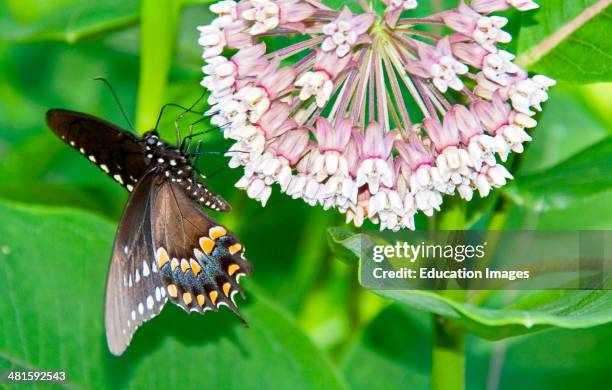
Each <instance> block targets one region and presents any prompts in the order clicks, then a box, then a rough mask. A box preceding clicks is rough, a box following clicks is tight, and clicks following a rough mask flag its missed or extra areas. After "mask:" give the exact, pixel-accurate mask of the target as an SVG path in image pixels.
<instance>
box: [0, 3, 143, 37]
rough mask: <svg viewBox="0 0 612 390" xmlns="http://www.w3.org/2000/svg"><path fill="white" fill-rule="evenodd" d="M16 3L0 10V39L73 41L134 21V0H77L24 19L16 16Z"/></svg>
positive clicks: (136, 19)
mask: <svg viewBox="0 0 612 390" xmlns="http://www.w3.org/2000/svg"><path fill="white" fill-rule="evenodd" d="M0 7H2V6H0ZM5 7H6V6H5ZM20 7H23V5H22V4H15V6H14V8H15V9H7V10H6V11H5V12H0V14H2V16H0V29H2V31H3V34H2V38H0V41H6V42H32V41H48V40H53V41H64V42H69V43H74V42H77V41H80V40H83V39H87V38H90V37H92V36H95V35H98V34H101V33H105V32H108V31H115V30H118V29H122V28H126V27H129V26H133V25H134V24H135V23H136V22H137V21H138V1H136V0H108V1H96V2H90V1H81V2H79V3H77V4H67V5H64V6H59V7H56V8H54V9H51V10H50V11H49V12H46V13H43V14H42V15H39V16H38V17H37V18H36V19H34V20H28V21H25V22H24V21H18V20H17V18H18V17H19V16H18V13H19V12H20ZM6 8H8V7H6ZM0 9H1V8H0Z"/></svg>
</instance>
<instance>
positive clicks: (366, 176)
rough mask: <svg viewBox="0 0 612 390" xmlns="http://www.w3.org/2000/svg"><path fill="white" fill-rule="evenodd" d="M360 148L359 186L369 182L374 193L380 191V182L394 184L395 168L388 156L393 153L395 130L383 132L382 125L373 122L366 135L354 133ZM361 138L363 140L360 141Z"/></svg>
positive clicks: (386, 184) (388, 184) (387, 184)
mask: <svg viewBox="0 0 612 390" xmlns="http://www.w3.org/2000/svg"><path fill="white" fill-rule="evenodd" d="M354 136H355V138H356V139H357V140H358V141H357V147H358V149H359V158H360V159H361V165H360V166H359V169H358V170H357V186H359V187H361V186H362V185H364V184H366V183H367V184H368V189H369V190H370V192H371V193H372V194H376V192H378V188H379V186H380V184H381V183H382V184H383V185H385V186H387V187H391V186H392V185H393V168H392V167H390V166H389V163H388V161H387V158H388V157H389V155H390V154H391V147H392V145H393V139H394V138H395V133H394V132H389V133H387V134H383V132H382V129H381V128H380V126H379V125H378V124H377V123H375V122H372V123H370V124H369V125H368V127H367V128H366V130H365V136H362V135H361V134H360V133H354ZM359 140H360V141H361V142H359Z"/></svg>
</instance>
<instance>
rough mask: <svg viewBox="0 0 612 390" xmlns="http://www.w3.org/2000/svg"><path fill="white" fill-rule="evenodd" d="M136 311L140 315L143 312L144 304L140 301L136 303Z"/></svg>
mask: <svg viewBox="0 0 612 390" xmlns="http://www.w3.org/2000/svg"><path fill="white" fill-rule="evenodd" d="M138 313H139V314H140V315H142V313H144V305H143V304H142V302H140V303H139V304H138Z"/></svg>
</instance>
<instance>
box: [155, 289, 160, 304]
mask: <svg viewBox="0 0 612 390" xmlns="http://www.w3.org/2000/svg"><path fill="white" fill-rule="evenodd" d="M155 300H156V301H157V302H159V301H160V300H161V292H160V291H159V287H155Z"/></svg>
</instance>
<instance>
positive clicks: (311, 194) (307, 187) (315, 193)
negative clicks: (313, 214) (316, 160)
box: [302, 175, 323, 206]
mask: <svg viewBox="0 0 612 390" xmlns="http://www.w3.org/2000/svg"><path fill="white" fill-rule="evenodd" d="M304 178H305V183H304V187H303V191H302V198H304V201H305V202H306V203H308V204H309V205H311V206H314V205H316V204H317V203H319V202H320V201H322V200H323V185H322V184H321V183H319V182H318V181H317V179H316V178H315V177H314V176H311V175H306V176H304Z"/></svg>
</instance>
